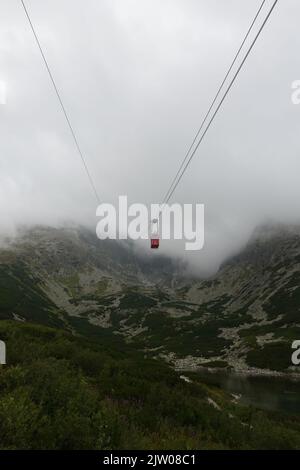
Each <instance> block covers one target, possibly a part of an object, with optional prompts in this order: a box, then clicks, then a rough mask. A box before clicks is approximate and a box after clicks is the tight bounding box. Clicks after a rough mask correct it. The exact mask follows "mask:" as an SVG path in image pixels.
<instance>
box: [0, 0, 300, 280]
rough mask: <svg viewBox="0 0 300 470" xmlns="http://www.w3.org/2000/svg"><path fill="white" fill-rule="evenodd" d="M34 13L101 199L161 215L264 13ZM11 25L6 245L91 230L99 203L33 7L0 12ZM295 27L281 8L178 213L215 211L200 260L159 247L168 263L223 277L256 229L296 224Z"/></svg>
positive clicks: (183, 191)
mask: <svg viewBox="0 0 300 470" xmlns="http://www.w3.org/2000/svg"><path fill="white" fill-rule="evenodd" d="M25 3H26V5H27V8H28V11H29V13H30V15H31V19H32V21H33V24H34V25H35V27H36V31H37V33H38V36H39V39H40V41H41V44H42V47H43V49H44V52H45V54H46V56H47V59H48V62H49V65H50V67H51V70H52V73H53V75H54V77H55V80H56V83H57V86H58V88H59V90H60V93H61V96H62V98H63V101H64V104H65V107H66V109H67V112H68V114H69V117H70V120H71V122H72V125H73V127H74V129H75V131H76V135H77V138H78V141H79V142H80V146H81V148H82V150H83V152H84V155H85V158H86V162H87V164H88V167H89V170H90V172H91V175H92V177H93V179H94V181H95V184H96V186H97V190H98V192H99V195H100V197H101V199H102V200H103V201H105V202H111V203H116V201H117V198H118V196H119V195H127V196H128V200H129V203H131V202H132V203H133V202H140V203H145V204H149V203H156V202H157V203H159V202H161V200H162V197H163V196H164V194H165V192H166V190H167V189H168V186H169V184H170V182H171V180H172V178H173V176H174V174H175V173H176V171H177V168H178V166H179V164H180V163H181V161H182V159H183V158H184V155H185V153H186V150H187V148H188V147H189V145H190V143H191V141H192V140H193V137H194V135H195V133H196V131H197V129H198V127H199V125H200V123H201V120H202V118H203V116H204V115H205V113H206V111H207V109H208V106H209V104H210V102H211V100H212V98H213V96H214V94H215V92H216V90H217V88H218V86H219V84H220V82H221V81H222V79H223V77H224V74H225V72H226V70H227V68H228V66H229V64H230V62H231V60H232V58H233V57H234V54H235V52H236V50H237V48H238V47H239V45H240V43H241V40H242V38H243V36H244V35H245V33H246V31H247V29H248V27H249V25H250V23H251V21H252V19H253V17H254V15H255V13H256V11H257V9H258V6H259V4H260V3H261V1H260V0H248V1H247V2H241V1H240V0H227V1H226V2H225V1H223V0H85V1H83V0H76V1H75V0H51V1H50V0H43V1H41V0H27V1H26V2H25ZM271 4H272V1H267V2H266V8H265V9H264V12H263V14H266V11H267V9H268V7H269V6H270V5H271ZM0 12H1V13H0V82H1V84H2V87H5V91H6V93H5V100H2V101H3V102H2V104H0V128H1V139H0V165H1V167H0V211H1V231H2V233H4V232H5V233H6V232H9V231H13V229H14V227H16V226H17V225H18V224H35V223H40V224H50V225H60V224H64V223H73V224H74V223H75V224H76V223H78V224H87V225H89V226H91V227H92V228H96V223H97V219H96V216H95V213H96V203H95V198H94V194H93V192H92V190H91V187H90V185H89V181H88V179H87V176H86V174H85V172H84V168H83V165H82V162H81V160H80V157H79V156H78V153H77V151H76V148H75V145H74V142H73V140H72V136H71V134H70V130H69V128H68V126H67V124H66V121H65V119H64V116H63V114H62V111H61V108H60V106H59V103H58V100H57V97H56V96H55V93H54V90H53V87H52V84H51V82H50V80H49V76H48V75H47V71H46V69H45V65H44V63H43V61H42V58H41V55H40V53H39V50H38V48H37V45H36V43H35V41H34V37H33V34H32V31H31V30H30V27H29V24H28V21H27V19H26V16H25V14H24V11H23V9H22V4H21V2H20V1H19V0H0ZM299 16H300V3H299V1H298V0H285V1H279V3H278V5H277V6H276V9H275V10H274V12H273V14H272V16H271V18H270V21H269V22H268V24H267V26H266V28H265V29H264V31H263V33H262V35H261V36H260V38H259V40H258V42H257V44H256V45H255V47H254V49H253V51H252V53H251V55H250V57H249V59H248V61H247V63H246V65H245V67H244V69H243V70H242V72H241V74H240V76H239V78H238V80H237V82H236V83H235V85H234V87H233V88H232V90H231V92H230V94H229V96H228V98H227V99H226V102H225V103H224V106H223V107H222V109H221V111H220V113H219V114H218V116H217V118H216V120H215V122H214V123H213V125H212V127H211V129H210V130H209V132H208V133H207V135H206V137H205V140H204V141H203V144H202V145H201V146H200V148H199V150H198V152H197V154H196V155H195V157H194V159H193V162H192V164H191V165H190V167H189V169H188V171H187V172H186V174H185V176H184V178H183V179H182V181H181V183H180V184H179V186H178V188H177V190H176V192H175V193H174V196H173V198H172V201H170V202H179V203H191V202H194V203H195V202H197V203H203V204H204V205H205V246H204V249H203V250H201V251H199V252H189V253H187V252H185V251H184V246H183V243H182V242H168V241H164V242H163V243H162V245H161V250H160V252H161V253H167V254H173V255H175V256H179V257H185V258H187V259H188V260H189V261H190V263H191V265H192V266H193V267H197V269H199V271H208V270H210V269H212V270H214V269H215V268H216V267H217V266H218V264H219V263H220V262H221V261H222V260H223V259H224V258H225V257H226V256H228V255H229V254H230V253H232V252H234V251H236V250H238V249H239V248H240V247H241V246H243V244H244V243H246V241H247V239H248V237H249V236H250V234H251V232H252V231H253V229H254V228H255V227H256V226H257V225H259V224H261V223H264V222H266V221H279V222H284V223H297V222H298V220H299V219H300V214H299V199H300V184H299V174H300V158H299V155H300V140H299V125H300V105H296V104H293V103H292V99H291V96H292V92H293V90H292V84H293V82H294V81H296V80H299V79H300V68H299V52H300V34H299ZM262 17H263V15H262ZM262 17H261V18H262ZM260 22H261V20H260ZM2 91H3V90H2ZM2 94H3V93H2ZM137 245H138V246H140V244H139V243H137ZM142 245H143V248H144V249H145V251H146V252H147V251H148V252H149V251H150V250H149V247H148V242H144V243H143V244H142ZM144 245H145V246H144Z"/></svg>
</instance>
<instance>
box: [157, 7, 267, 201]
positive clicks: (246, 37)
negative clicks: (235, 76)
mask: <svg viewBox="0 0 300 470" xmlns="http://www.w3.org/2000/svg"><path fill="white" fill-rule="evenodd" d="M265 3H266V0H263V1H262V3H261V5H260V7H259V9H258V11H257V12H256V15H255V17H254V19H253V20H252V23H251V25H250V27H249V29H248V31H247V33H246V35H245V36H244V39H243V41H242V43H241V45H240V47H239V49H238V51H237V52H236V54H235V56H234V59H233V61H232V62H231V64H230V67H229V69H228V70H227V73H226V75H225V77H224V79H223V81H222V83H221V85H220V86H219V88H218V91H217V93H216V95H215V97H214V99H213V100H212V102H211V105H210V107H209V109H208V111H207V113H206V115H205V116H204V118H203V121H202V123H201V125H200V127H199V129H198V131H197V133H196V135H195V137H194V140H193V142H192V143H191V145H190V147H189V149H188V151H187V153H186V155H185V157H184V159H183V161H182V163H181V165H180V167H179V169H178V171H177V173H176V175H175V176H174V178H173V180H172V183H171V185H170V187H169V190H168V192H167V193H166V195H165V197H164V198H163V203H164V201H165V200H166V199H167V198H168V195H169V193H170V192H171V190H172V187H173V185H174V184H175V182H176V180H177V178H178V175H179V174H180V171H181V170H182V168H183V166H184V164H185V162H186V160H187V159H188V157H189V155H190V153H191V151H192V148H193V146H194V144H195V142H196V140H197V139H198V137H199V134H200V132H201V131H202V129H203V127H204V124H205V123H206V121H207V118H208V116H209V114H210V112H211V110H212V108H213V106H214V104H215V102H216V101H217V99H218V97H219V95H220V93H221V91H222V90H223V87H224V85H225V82H226V80H227V78H228V76H229V74H230V72H231V70H232V69H233V67H234V65H235V63H236V61H237V59H238V57H239V55H240V52H241V50H242V48H243V46H244V44H245V42H246V41H247V39H248V37H249V34H250V33H251V31H252V29H253V26H254V25H255V23H256V20H257V18H258V16H259V14H260V12H261V10H262V8H263V6H264V4H265Z"/></svg>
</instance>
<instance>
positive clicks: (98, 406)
mask: <svg viewBox="0 0 300 470" xmlns="http://www.w3.org/2000/svg"><path fill="white" fill-rule="evenodd" d="M0 338H1V339H3V340H5V341H6V344H7V350H8V351H7V352H8V365H7V366H0V447H1V448H2V449H215V448H217V449H227V448H228V449H231V448H232V449H240V448H243V449H251V448H259V449H270V448H274V449H300V419H299V418H296V417H287V416H283V415H278V414H275V413H269V412H263V411H258V410H254V409H250V408H247V407H242V406H238V405H235V404H234V403H233V402H232V400H231V399H230V397H228V396H227V395H226V394H225V393H224V392H222V391H221V390H220V389H218V388H213V387H208V386H206V385H204V384H202V383H200V382H199V381H198V378H197V376H196V375H195V374H190V378H192V383H186V382H185V381H183V380H180V378H179V377H178V375H177V374H176V373H175V372H174V371H172V370H171V369H169V368H168V367H167V366H166V365H165V364H164V363H160V362H159V361H155V360H150V359H145V358H144V357H143V355H142V354H141V353H138V352H137V351H136V350H134V349H131V348H129V347H127V346H125V345H124V344H123V343H122V342H121V341H119V342H118V343H116V344H112V345H110V342H109V341H108V340H105V338H103V339H101V340H99V339H98V340H97V342H96V341H92V340H91V339H90V340H87V339H86V338H83V337H74V336H72V335H70V334H68V333H66V332H64V331H62V330H57V329H52V328H48V327H45V326H39V325H32V324H28V323H26V324H18V323H16V322H11V321H0ZM208 398H210V399H211V400H214V402H215V403H217V404H218V406H219V408H220V409H216V408H215V407H214V406H212V405H211V404H209V403H208Z"/></svg>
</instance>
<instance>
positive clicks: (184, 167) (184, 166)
mask: <svg viewBox="0 0 300 470" xmlns="http://www.w3.org/2000/svg"><path fill="white" fill-rule="evenodd" d="M277 2H278V0H275V1H274V3H273V5H272V7H271V8H270V10H269V12H268V14H267V16H266V17H265V19H264V21H263V23H262V25H261V26H260V28H259V30H258V33H257V34H256V36H255V37H254V39H253V41H252V42H251V45H250V46H249V48H248V50H247V52H246V54H245V56H244V58H243V60H242V62H241V64H240V65H239V67H238V69H237V71H236V73H235V74H234V76H233V79H232V80H231V81H230V83H229V85H228V87H227V89H226V91H225V93H224V95H223V97H222V99H221V101H220V103H219V104H218V106H217V108H216V110H215V111H214V113H213V115H212V117H211V119H210V120H209V122H208V124H207V126H206V128H205V130H204V132H203V134H202V135H201V138H200V140H199V141H198V143H197V145H196V147H195V148H194V150H193V152H192V153H191V155H190V156H189V158H188V160H187V157H186V158H185V159H184V161H183V163H182V165H181V170H182V171H181V170H179V171H178V173H177V175H176V178H175V179H174V180H173V183H172V185H171V187H170V189H169V191H168V192H167V193H166V196H165V198H164V200H163V203H162V204H161V205H162V206H165V205H166V204H167V203H168V202H169V200H170V199H171V197H172V195H173V194H174V191H175V190H176V188H177V186H178V184H179V182H180V181H181V179H182V177H183V175H184V173H185V172H186V170H187V168H188V166H189V165H190V163H191V161H192V159H193V157H194V155H195V153H196V152H197V150H198V148H199V146H200V144H201V142H202V141H203V139H204V137H205V135H206V133H207V131H208V130H209V128H210V126H211V124H212V122H213V121H214V119H215V117H216V115H217V113H218V111H219V109H220V108H221V106H222V104H223V103H224V101H225V98H226V97H227V95H228V93H229V91H230V89H231V87H232V86H233V84H234V82H235V80H236V78H237V77H238V75H239V73H240V71H241V70H242V68H243V65H244V64H245V62H246V60H247V58H248V56H249V54H250V52H251V51H252V49H253V47H254V45H255V43H256V41H257V39H258V38H259V36H260V34H261V32H262V30H263V29H264V27H265V25H266V23H267V21H268V19H269V18H270V16H271V14H272V12H273V10H274V8H275V6H276V4H277ZM216 99H217V98H216ZM208 114H209V113H208ZM204 122H205V121H204ZM202 127H203V126H202ZM199 133H200V131H199ZM193 144H194V143H193ZM193 144H192V145H193ZM188 155H189V154H188ZM186 160H187V161H186ZM185 162H186V163H185ZM180 171H181V173H180ZM162 210H163V209H161V210H160V213H161V212H162Z"/></svg>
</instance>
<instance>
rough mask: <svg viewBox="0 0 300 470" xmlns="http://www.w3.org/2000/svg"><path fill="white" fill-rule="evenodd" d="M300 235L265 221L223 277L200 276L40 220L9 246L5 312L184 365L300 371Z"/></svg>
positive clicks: (0, 265) (4, 257) (1, 284)
mask: <svg viewBox="0 0 300 470" xmlns="http://www.w3.org/2000/svg"><path fill="white" fill-rule="evenodd" d="M299 233H300V232H299V229H298V228H297V227H296V228H293V229H290V228H289V229H283V228H276V229H272V230H270V229H269V228H268V229H267V230H266V228H264V230H260V231H259V232H258V233H256V234H254V236H253V237H252V239H251V240H250V241H249V243H248V245H247V246H246V248H245V249H244V250H243V251H242V252H241V253H240V254H239V255H237V256H235V257H233V258H232V259H230V260H228V261H227V262H226V263H224V265H223V266H222V267H221V269H220V271H219V272H218V273H217V275H216V276H214V278H211V279H209V280H203V281H199V280H193V281H191V280H190V279H189V280H185V279H183V278H182V277H181V276H180V270H181V269H182V266H179V265H178V264H175V263H174V262H172V261H171V260H169V259H167V258H163V257H160V256H156V257H154V258H142V257H140V256H137V255H135V254H134V253H133V250H132V248H131V247H130V246H128V245H124V244H119V243H117V242H110V241H108V242H107V243H106V242H101V241H99V240H97V238H96V237H95V236H94V235H93V234H92V233H90V232H88V231H87V230H85V229H72V230H71V229H60V230H58V229H52V228H46V227H37V228H34V229H31V230H29V231H26V232H23V233H21V234H20V235H19V237H17V239H15V240H11V241H9V243H8V244H7V245H6V247H5V248H2V249H1V251H0V318H3V319H15V320H19V321H35V322H37V323H43V324H48V325H50V326H57V327H63V328H65V329H67V330H69V331H71V332H73V333H81V334H85V335H88V336H90V337H97V338H102V340H103V339H104V338H105V339H106V340H110V341H114V342H116V341H119V342H123V341H125V342H126V343H128V344H129V343H130V344H131V345H132V346H133V347H135V348H137V349H139V350H142V351H143V352H144V353H145V354H146V355H147V356H149V357H162V358H164V359H165V360H166V361H167V362H169V363H170V364H172V365H173V366H174V367H176V368H180V369H191V368H193V369H194V368H197V367H199V366H203V365H205V366H209V367H226V366H229V367H232V368H234V369H235V370H242V371H248V372H256V373H258V372H264V373H267V372H268V371H272V373H274V371H285V372H289V373H291V372H292V373H297V372H298V370H297V368H295V367H294V368H293V367H291V352H292V350H291V343H292V341H293V340H294V339H298V338H300V321H299V315H300V312H299V309H300V290H299V279H300V235H299Z"/></svg>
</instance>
